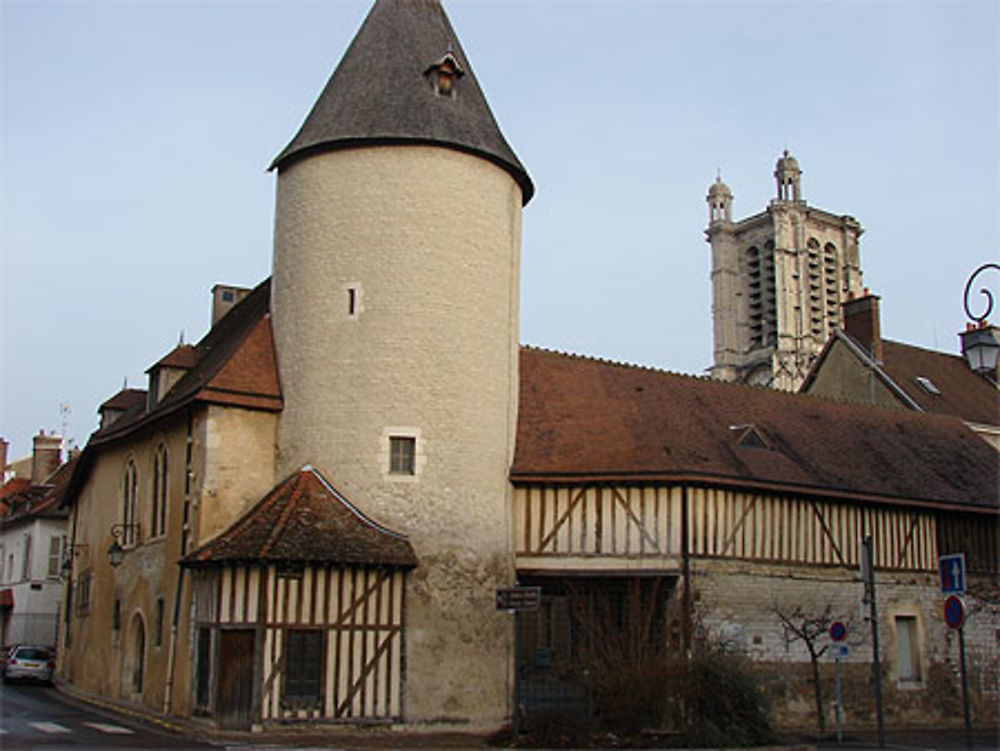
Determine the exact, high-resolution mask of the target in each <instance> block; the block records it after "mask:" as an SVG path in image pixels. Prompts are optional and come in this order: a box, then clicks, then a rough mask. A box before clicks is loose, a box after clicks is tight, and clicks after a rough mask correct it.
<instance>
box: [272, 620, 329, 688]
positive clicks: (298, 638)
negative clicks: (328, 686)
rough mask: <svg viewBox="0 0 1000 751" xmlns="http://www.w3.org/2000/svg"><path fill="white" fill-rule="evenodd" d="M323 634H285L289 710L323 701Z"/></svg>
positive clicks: (311, 631) (312, 631)
mask: <svg viewBox="0 0 1000 751" xmlns="http://www.w3.org/2000/svg"><path fill="white" fill-rule="evenodd" d="M322 676H323V632H322V631H320V630H319V629H296V630H293V631H287V632H286V633H285V685H284V691H283V692H282V701H283V702H284V704H285V706H288V707H300V708H302V707H315V706H318V705H320V704H322V702H323V692H322Z"/></svg>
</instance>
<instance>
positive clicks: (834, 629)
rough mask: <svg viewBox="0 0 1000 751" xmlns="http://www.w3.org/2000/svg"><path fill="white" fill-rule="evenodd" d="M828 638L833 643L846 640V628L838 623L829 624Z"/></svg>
mask: <svg viewBox="0 0 1000 751" xmlns="http://www.w3.org/2000/svg"><path fill="white" fill-rule="evenodd" d="M830 638H831V639H833V640H834V641H843V640H844V639H845V638H847V626H845V625H844V624H843V623H841V622H840V621H834V622H833V623H831V624H830Z"/></svg>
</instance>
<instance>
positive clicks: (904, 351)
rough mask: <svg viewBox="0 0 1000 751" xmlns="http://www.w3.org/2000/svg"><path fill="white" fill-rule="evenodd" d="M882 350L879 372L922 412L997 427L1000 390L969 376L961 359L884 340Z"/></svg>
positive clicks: (970, 372)
mask: <svg viewBox="0 0 1000 751" xmlns="http://www.w3.org/2000/svg"><path fill="white" fill-rule="evenodd" d="M882 350H883V351H882V369H883V370H884V371H885V372H886V373H887V374H888V375H889V377H891V378H892V380H893V381H895V382H896V385H897V386H899V387H900V388H901V389H902V390H903V391H905V392H906V395H907V396H909V397H910V398H911V399H912V400H913V401H914V402H916V403H917V404H919V405H920V408H921V409H922V410H924V411H925V412H933V413H935V414H942V415H955V416H956V417H960V418H961V419H963V420H966V421H967V422H975V423H981V424H984V425H1000V390H998V389H997V387H996V386H994V385H993V384H991V383H990V382H989V381H987V380H986V379H985V378H983V376H981V375H979V374H978V373H975V372H973V371H972V369H971V368H970V367H969V365H968V363H967V362H966V361H965V358H964V357H960V356H958V355H949V354H945V353H944V352H935V351H933V350H929V349H921V348H920V347H913V346H911V345H909V344H901V343H899V342H893V341H889V340H887V339H885V340H883V341H882ZM917 378H927V379H929V380H930V382H931V383H932V384H934V386H935V387H936V388H937V390H938V391H939V392H940V393H938V394H933V393H931V392H929V391H928V390H927V389H925V388H924V387H923V386H921V385H920V384H919V383H918V382H917Z"/></svg>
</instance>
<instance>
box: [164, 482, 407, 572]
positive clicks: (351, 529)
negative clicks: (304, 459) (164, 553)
mask: <svg viewBox="0 0 1000 751" xmlns="http://www.w3.org/2000/svg"><path fill="white" fill-rule="evenodd" d="M265 562H270V563H278V562H282V563H299V562H301V563H328V564H342V565H358V566H398V567H403V568H413V567H414V566H416V565H417V556H416V554H415V553H414V552H413V548H412V547H411V546H410V542H409V539H408V538H407V537H406V536H405V535H402V534H400V533H398V532H394V531H392V530H390V529H388V528H386V527H383V526H382V525H381V524H379V523H378V522H375V521H373V520H371V519H369V518H368V517H367V516H365V515H364V514H363V513H362V512H361V511H359V510H358V508H357V507H356V506H354V504H352V503H351V502H350V501H349V500H347V498H345V497H344V495H343V494H342V493H340V491H338V490H337V489H336V488H334V487H333V486H332V485H331V484H330V483H329V482H327V480H326V479H325V478H324V477H323V476H322V475H321V474H320V473H319V472H318V471H317V470H316V469H314V468H313V467H310V466H308V465H307V466H305V467H303V468H302V469H300V470H298V471H297V472H296V473H295V474H293V475H292V476H291V477H289V478H288V479H287V480H285V481H284V482H282V483H281V484H279V485H278V486H277V487H275V488H274V489H273V490H272V491H271V492H270V493H268V494H267V495H266V496H265V497H264V498H263V500H261V501H260V502H259V503H258V504H257V505H256V506H254V507H253V508H252V509H250V511H248V512H247V513H246V514H244V515H243V516H242V517H241V518H240V519H239V520H238V521H236V523H235V524H233V525H232V526H231V527H229V529H227V530H226V531H225V532H223V533H222V534H220V535H219V536H218V537H215V538H214V539H212V540H210V541H209V542H207V543H205V544H204V545H202V546H201V547H200V548H198V549H197V550H195V551H194V552H192V553H190V554H189V555H188V556H187V557H186V558H184V559H183V560H182V562H181V563H182V565H184V566H188V567H192V568H194V567H204V566H220V565H227V564H235V563H265Z"/></svg>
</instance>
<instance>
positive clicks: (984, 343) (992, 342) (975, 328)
mask: <svg viewBox="0 0 1000 751" xmlns="http://www.w3.org/2000/svg"><path fill="white" fill-rule="evenodd" d="M987 269H992V270H994V271H1000V264H995V263H984V264H983V265H982V266H980V267H979V268H978V269H976V270H975V271H973V272H972V276H970V277H969V281H967V282H966V283H965V299H964V301H963V302H964V304H965V315H966V316H968V317H969V318H970V319H971V320H972V321H975V323H969V324H966V329H965V331H963V332H962V333H961V334H959V336H960V337H961V339H962V354H964V355H965V359H966V361H967V362H968V363H969V367H970V368H972V370H974V371H975V372H976V373H981V374H983V375H988V374H990V373H996V370H997V356H998V355H1000V340H998V338H997V331H998V330H997V328H996V327H995V326H990V324H989V322H988V321H987V320H986V319H987V317H988V316H989V314H990V313H991V312H992V311H993V295H992V294H991V293H990V291H989V290H988V289H986V288H985V287H983V288H982V289H980V290H979V292H980V293H981V294H983V295H985V296H986V310H985V311H983V314H982V315H979V316H976V315H973V314H972V310H971V309H970V308H969V293H970V292H971V291H972V283H973V282H974V281H975V279H976V277H977V276H979V274H980V273H981V272H983V271H986V270H987Z"/></svg>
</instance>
